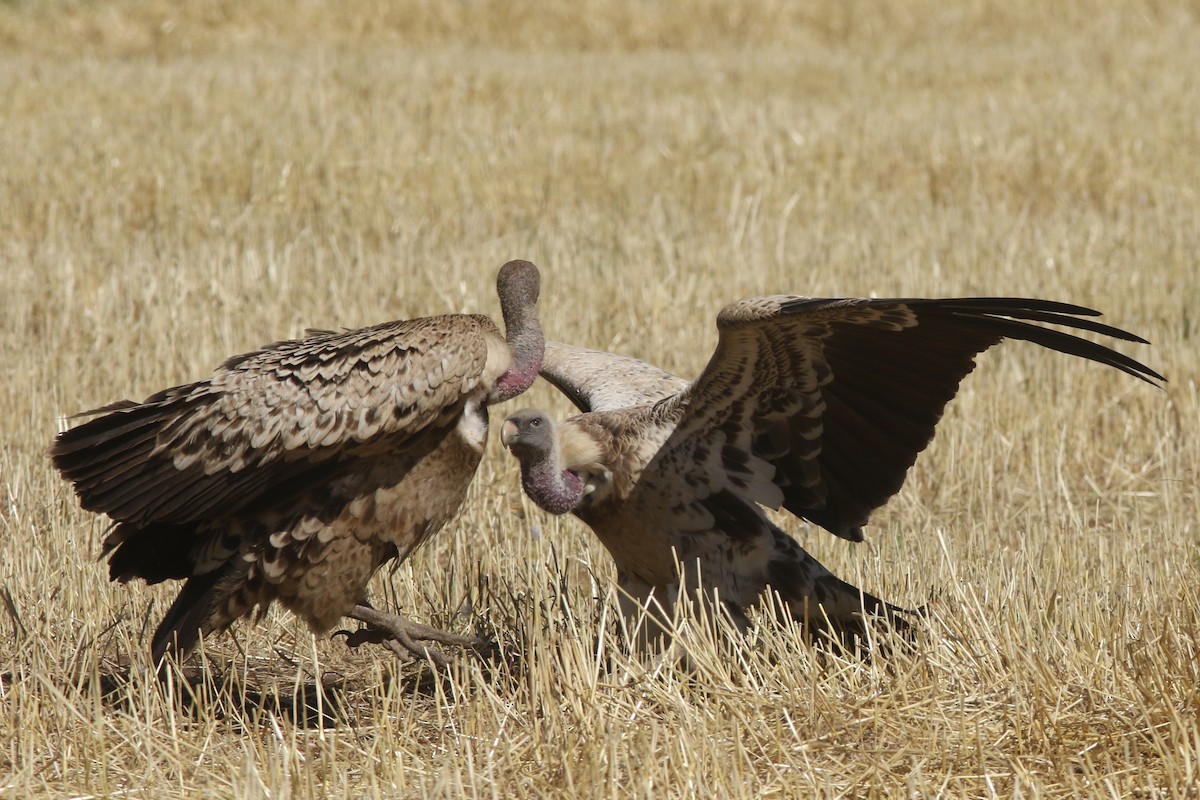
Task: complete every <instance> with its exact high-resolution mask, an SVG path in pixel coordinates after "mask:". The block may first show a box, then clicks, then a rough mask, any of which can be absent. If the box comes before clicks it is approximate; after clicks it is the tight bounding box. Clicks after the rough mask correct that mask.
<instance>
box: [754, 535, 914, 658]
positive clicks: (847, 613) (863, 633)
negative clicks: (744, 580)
mask: <svg viewBox="0 0 1200 800" xmlns="http://www.w3.org/2000/svg"><path fill="white" fill-rule="evenodd" d="M775 536H776V552H775V556H774V559H773V560H772V561H771V563H770V566H769V569H768V574H769V578H770V588H771V589H773V590H774V592H775V593H776V595H777V596H778V598H779V600H780V601H781V604H782V606H783V608H782V610H783V611H784V612H785V613H786V614H787V615H788V616H790V617H791V618H792V619H794V620H796V621H797V622H800V623H801V624H803V625H804V626H805V628H806V630H807V632H808V634H809V635H810V636H811V637H812V638H813V640H814V641H815V642H825V643H829V644H832V645H834V646H836V647H839V648H842V649H844V650H846V651H847V652H852V653H857V654H860V655H862V654H865V653H867V651H868V650H870V649H871V647H872V645H871V637H870V636H869V635H868V618H878V619H880V620H883V622H884V623H885V626H886V628H887V629H890V630H891V631H893V632H895V633H897V634H900V635H901V636H902V637H904V638H910V637H911V636H912V633H913V629H912V623H911V622H910V619H911V618H912V617H914V616H916V615H918V614H919V612H914V611H911V610H909V609H906V608H902V607H901V606H897V605H893V604H891V603H888V602H886V601H884V600H880V599H879V598H878V597H876V596H875V595H873V594H871V593H870V592H865V591H863V590H862V589H859V588H858V587H856V586H853V585H851V584H849V583H847V582H846V581H844V580H842V579H841V578H838V577H837V576H836V575H834V574H833V573H831V572H830V571H829V570H828V569H826V568H825V566H824V565H822V564H821V563H820V562H819V561H817V560H816V559H815V558H813V557H812V556H811V555H809V554H808V553H806V552H805V551H804V550H803V549H801V548H800V546H799V545H797V544H796V543H795V541H793V540H792V539H791V537H789V536H787V534H785V533H783V532H782V531H779V530H776V531H775Z"/></svg>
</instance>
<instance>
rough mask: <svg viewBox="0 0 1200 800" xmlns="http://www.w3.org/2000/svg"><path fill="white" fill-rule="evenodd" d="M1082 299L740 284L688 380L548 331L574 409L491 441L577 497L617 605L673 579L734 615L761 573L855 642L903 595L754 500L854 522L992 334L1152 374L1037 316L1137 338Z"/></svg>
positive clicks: (559, 500) (537, 494)
mask: <svg viewBox="0 0 1200 800" xmlns="http://www.w3.org/2000/svg"><path fill="white" fill-rule="evenodd" d="M1090 316H1098V312H1095V311H1092V310H1090V309H1087V308H1081V307H1079V306H1074V305H1068V304H1065V303H1056V302H1050V301H1045V300H1026V299H1011V298H969V299H950V300H930V299H897V300H882V299H880V300H876V299H811V298H806V297H796V296H787V295H785V296H773V297H758V298H751V299H747V300H742V301H739V302H736V303H733V304H732V305H729V306H727V307H726V308H725V309H724V310H723V311H722V312H721V313H720V315H719V316H718V317H717V328H718V331H719V334H720V338H719V342H718V345H717V349H716V352H715V353H714V354H713V356H712V359H711V360H710V361H709V363H708V366H707V367H705V369H704V372H703V373H702V374H701V375H700V377H698V378H697V379H696V380H694V381H692V382H691V383H688V382H687V381H684V380H683V379H681V378H677V377H675V376H673V375H669V374H667V373H665V372H663V371H661V370H659V369H656V368H655V367H652V366H650V365H649V364H646V363H644V362H641V361H637V360H636V359H631V358H626V357H623V356H618V355H613V354H611V353H604V352H599V351H594V350H585V349H582V348H577V347H572V346H569V345H561V344H557V343H553V342H550V343H547V348H546V354H545V360H544V362H543V364H542V369H541V374H542V375H543V376H544V377H546V378H547V379H548V380H549V381H550V382H551V383H553V384H554V385H555V386H557V387H558V388H559V389H560V390H562V391H563V392H564V393H565V394H566V395H567V396H568V397H569V398H570V399H571V400H572V401H573V402H574V403H575V405H576V406H578V407H579V409H580V410H581V411H583V412H584V413H583V414H581V415H579V416H576V417H573V418H571V419H568V420H566V421H563V422H557V423H556V422H554V421H553V420H552V419H551V418H550V416H549V415H548V414H547V413H546V412H544V411H541V410H538V409H526V410H523V411H519V412H517V413H515V414H513V415H512V416H510V417H509V418H508V419H507V420H505V422H504V424H503V425H502V427H501V440H502V441H503V443H504V445H505V446H506V447H507V448H508V449H509V450H511V452H512V453H513V454H514V455H515V456H516V457H517V459H519V461H520V465H521V479H522V485H523V486H524V488H525V491H526V493H527V494H528V495H529V496H530V498H532V499H533V500H534V502H536V503H537V504H538V505H539V506H541V507H542V508H543V509H545V510H547V511H549V512H551V513H553V514H564V513H567V512H572V513H574V514H575V515H576V516H578V517H579V518H580V519H582V520H583V521H584V522H586V523H587V524H588V525H589V526H590V527H591V528H592V530H593V531H595V533H596V535H597V536H599V538H600V540H601V542H603V544H604V546H605V547H606V548H607V549H608V552H609V553H610V554H611V555H612V557H613V560H614V561H615V562H616V567H617V574H618V583H619V586H620V589H621V590H622V591H621V605H622V612H623V613H624V615H625V616H626V617H630V616H633V615H634V614H635V613H636V612H637V610H638V608H640V607H646V608H649V609H651V610H652V611H655V613H656V615H657V616H658V618H659V619H660V620H661V619H662V618H664V617H666V618H669V617H670V615H671V614H672V613H673V606H674V603H675V602H676V601H677V599H678V597H679V594H680V592H681V591H686V593H687V594H688V596H690V597H699V598H700V599H703V600H704V601H705V602H708V603H713V602H719V603H720V605H721V607H723V609H724V610H725V612H726V613H727V614H728V615H729V617H730V618H731V619H732V620H733V621H734V622H735V623H736V624H738V625H739V626H741V627H744V626H745V625H746V622H747V620H746V616H745V611H746V609H748V608H750V607H752V606H754V605H756V604H758V603H760V602H761V601H764V600H765V599H766V598H768V597H770V596H772V592H773V593H774V595H775V596H777V597H778V601H779V603H780V604H781V606H782V609H783V610H784V611H785V612H787V613H788V614H790V615H791V616H792V617H793V618H794V619H796V620H798V621H799V622H801V623H802V624H804V625H805V626H806V627H807V628H808V629H809V630H810V631H812V632H818V631H824V632H825V633H827V634H832V635H833V636H835V637H837V638H838V639H839V640H841V641H842V642H847V641H852V642H854V641H857V637H858V636H860V635H861V634H862V633H863V617H864V614H879V615H885V616H894V613H893V612H901V611H902V610H901V609H898V608H896V607H894V606H891V605H889V604H887V603H884V602H883V601H881V600H879V599H878V598H876V597H874V596H872V595H870V594H868V593H866V592H862V591H860V590H859V589H857V588H855V587H853V586H851V585H850V584H848V583H846V582H844V581H842V580H840V579H838V578H837V577H835V576H834V575H832V574H831V573H830V572H829V571H828V570H827V569H825V567H823V566H822V565H821V564H820V563H818V562H817V561H816V560H815V559H814V558H813V557H812V556H810V555H809V554H808V553H806V552H805V551H804V550H803V549H801V548H800V546H799V545H798V544H796V542H795V541H794V540H793V539H792V538H791V537H790V536H788V535H787V534H786V533H784V532H783V531H782V530H780V529H779V528H778V527H777V526H775V525H774V524H772V523H771V522H770V521H769V520H768V518H767V516H766V515H765V513H764V511H763V508H764V507H766V508H772V509H779V508H785V509H787V510H788V511H789V512H791V513H792V514H795V515H796V516H798V517H801V518H802V519H805V520H808V521H810V522H813V523H816V524H817V525H820V526H821V527H823V528H825V529H827V530H829V531H831V532H832V533H834V534H836V535H837V536H840V537H842V538H844V539H848V540H850V541H852V542H857V541H861V540H862V538H863V534H862V526H863V525H865V524H866V523H867V520H868V518H869V517H870V514H871V512H872V511H874V510H875V509H876V508H879V507H880V506H881V505H883V504H884V502H886V501H887V499H888V498H889V497H891V496H892V495H893V494H895V493H896V492H897V491H899V489H900V487H901V485H902V484H903V483H904V476H905V473H906V472H907V471H908V468H909V467H911V466H912V465H913V462H914V461H915V460H916V458H917V455H918V454H919V453H920V452H921V451H922V450H923V449H925V447H926V446H927V445H928V444H929V442H930V440H931V439H932V438H933V432H934V426H935V425H936V424H937V421H938V420H939V419H940V418H941V416H942V412H943V410H944V408H945V406H946V403H947V402H949V401H950V399H951V398H952V397H953V396H954V394H955V392H956V391H957V389H958V385H959V383H960V382H961V381H962V379H963V378H964V377H966V375H967V374H968V373H969V372H970V371H971V370H972V369H973V368H974V366H975V361H974V359H975V356H976V355H977V354H979V353H981V352H983V351H984V350H987V349H988V348H989V347H992V346H993V345H995V344H998V343H999V342H1001V341H1002V340H1004V339H1024V340H1026V341H1029V342H1033V343H1035V344H1039V345H1042V346H1044V347H1048V348H1050V349H1052V350H1058V351H1061V352H1063V353H1068V354H1070V355H1075V356H1080V357H1082V358H1087V359H1091V360H1093V361H1097V362H1099V363H1101V364H1106V365H1108V366H1111V367H1115V368H1117V369H1119V370H1121V371H1123V372H1126V373H1129V374H1130V375H1133V376H1134V377H1137V378H1140V379H1142V380H1145V381H1147V382H1149V383H1153V382H1154V381H1159V380H1164V379H1163V377H1162V376H1161V375H1159V374H1158V373H1157V372H1155V371H1154V370H1152V369H1150V368H1148V367H1146V366H1144V365H1142V364H1140V363H1139V362H1137V361H1135V360H1134V359H1132V358H1129V357H1128V356H1125V355H1122V354H1121V353H1118V352H1116V351H1114V350H1111V349H1110V348H1108V347H1105V346H1103V345H1100V344H1097V343H1094V342H1091V341H1088V340H1086V339H1082V338H1079V337H1077V336H1074V335H1072V334H1070V333H1066V332H1064V331H1061V330H1056V329H1054V328H1047V327H1043V326H1042V325H1040V324H1038V323H1050V324H1054V325H1059V326H1063V327H1066V328H1074V329H1078V330H1085V331H1090V332H1092V333H1098V334H1103V335H1106V336H1111V337H1115V338H1117V339H1122V340H1125V341H1132V342H1141V343H1145V340H1143V339H1141V338H1139V337H1137V336H1134V335H1132V334H1130V333H1127V332H1125V331H1122V330H1119V329H1117V328H1114V327H1111V326H1109V325H1105V324H1102V323H1099V322H1096V321H1094V320H1090V319H1087V317H1090ZM681 571H682V574H681ZM697 590H699V591H697ZM901 616H902V615H901ZM899 624H900V626H901V627H902V626H903V624H904V623H903V622H902V621H901V622H900V623H899ZM658 627H659V626H658V625H653V626H650V627H649V628H646V627H643V628H642V629H641V630H642V632H643V633H642V637H643V638H646V636H647V632H648V633H649V634H652V635H657V634H658V633H661V630H656V629H657V628H658Z"/></svg>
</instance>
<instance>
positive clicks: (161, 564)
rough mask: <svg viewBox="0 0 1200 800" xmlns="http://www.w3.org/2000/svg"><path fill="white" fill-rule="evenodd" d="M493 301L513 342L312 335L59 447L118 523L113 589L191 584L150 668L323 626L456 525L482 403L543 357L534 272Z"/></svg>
mask: <svg viewBox="0 0 1200 800" xmlns="http://www.w3.org/2000/svg"><path fill="white" fill-rule="evenodd" d="M497 289H498V291H499V294H500V299H501V307H502V311H503V312H504V317H505V322H506V326H507V328H508V335H507V338H506V337H505V336H504V335H502V334H501V333H500V330H499V329H498V328H497V327H496V325H495V324H494V323H493V322H492V321H491V320H490V319H488V318H487V317H483V316H478V315H446V316H439V317H427V318H421V319H412V320H402V321H397V322H388V323H383V324H380V325H375V326H372V327H368V328H362V329H359V330H348V331H340V332H334V331H310V332H309V335H307V336H306V337H305V338H302V339H294V340H287V341H282V342H276V343H274V344H271V345H268V346H266V347H264V348H262V349H260V350H257V351H255V352H252V353H247V354H244V355H239V356H235V357H233V358H230V359H228V360H227V361H226V362H225V363H224V364H222V365H221V366H220V367H219V368H218V369H217V371H216V372H215V373H214V374H213V375H212V376H211V377H209V378H207V379H205V380H202V381H198V382H196V383H191V384H187V385H183V386H177V387H173V388H170V389H166V390H164V391H161V392H158V393H156V394H154V395H151V396H150V397H148V398H146V400H144V401H142V402H141V403H134V402H130V401H121V402H118V403H114V404H111V405H109V406H105V407H103V408H100V409H97V410H96V411H94V412H89V413H90V414H92V415H98V416H95V418H93V419H92V420H90V421H89V422H86V423H84V424H82V425H79V426H77V427H75V428H72V429H70V430H68V431H64V432H63V433H61V434H59V435H58V437H57V438H56V440H55V442H54V444H53V446H52V447H51V448H50V456H51V458H52V460H53V462H54V465H55V467H56V468H57V469H58V470H59V472H60V473H61V474H62V475H63V477H64V478H65V479H67V480H68V481H70V482H71V483H72V484H73V485H74V489H75V492H76V494H77V495H78V496H79V499H80V503H81V505H82V506H83V507H84V508H85V509H88V510H90V511H96V512H100V513H104V514H107V515H108V516H109V517H110V518H111V519H112V520H113V521H114V525H113V528H112V529H111V531H110V533H109V534H108V536H107V538H106V539H105V542H104V553H105V554H106V555H108V557H109V567H110V572H111V575H112V577H113V579H118V580H122V581H125V580H130V579H132V578H143V579H145V580H147V581H148V582H151V583H156V582H159V581H163V580H168V579H186V580H187V583H186V584H185V585H184V587H183V589H182V590H181V592H180V594H179V596H178V598H177V599H176V601H175V603H174V604H173V605H172V607H171V609H170V610H169V611H168V613H167V615H166V617H165V619H164V620H163V621H162V623H161V624H160V626H159V628H158V630H157V631H156V632H155V635H154V642H153V652H154V656H155V658H156V659H157V658H158V657H160V656H161V655H162V654H163V653H164V652H165V651H166V650H167V649H168V648H169V647H174V648H175V649H177V650H178V651H180V652H186V651H187V650H188V649H190V648H191V647H192V646H194V644H195V643H196V641H197V639H198V637H199V635H200V634H201V633H209V632H214V631H218V630H221V629H223V628H225V627H227V626H228V625H229V624H230V623H231V622H233V621H234V620H235V619H237V618H238V617H240V616H242V615H243V614H246V613H248V612H249V611H250V610H251V609H252V608H254V607H255V606H266V605H268V604H270V603H271V602H272V601H273V600H279V601H280V602H282V603H283V604H284V605H285V606H287V607H288V608H290V609H291V610H292V611H294V612H295V613H296V614H298V615H299V616H301V617H302V618H303V619H305V620H306V621H308V622H309V624H310V625H311V626H312V627H313V628H314V629H316V630H326V629H328V628H329V627H330V626H331V625H332V624H333V623H334V622H335V621H336V620H337V619H338V618H339V617H341V616H343V615H346V614H348V613H350V611H351V609H353V608H354V607H355V605H356V604H358V603H360V602H362V601H364V600H365V590H366V583H367V581H368V580H369V579H370V577H371V575H373V574H374V572H375V571H376V570H377V569H378V568H379V567H380V566H381V565H382V564H383V563H385V562H386V561H388V560H391V559H397V560H403V559H404V558H405V557H407V555H408V554H409V553H411V552H412V550H414V549H415V548H416V547H418V546H419V545H420V544H421V543H422V542H423V541H424V540H425V539H427V538H428V537H429V536H430V535H432V534H433V533H434V532H436V531H437V530H438V529H439V528H440V527H442V526H443V525H444V524H445V523H446V522H447V521H448V520H449V519H450V518H451V517H452V516H453V514H454V513H455V512H456V511H457V509H458V507H459V505H461V503H462V501H463V499H464V496H465V493H466V489H467V485H468V483H469V482H470V479H471V477H472V475H473V474H474V471H475V467H476V465H477V464H478V462H479V459H480V456H481V454H482V450H483V445H484V439H485V436H486V432H487V416H488V411H487V406H488V405H489V404H492V403H495V402H498V401H500V400H504V399H508V398H509V397H512V396H515V395H516V394H519V393H520V392H521V391H523V390H524V388H526V387H527V386H528V385H529V383H531V382H532V380H533V377H534V375H535V373H536V371H537V368H538V366H539V364H540V360H541V353H542V339H541V329H540V327H539V326H538V322H537V316H536V311H535V303H536V300H537V294H538V274H537V270H536V268H535V267H534V266H533V265H532V264H529V263H528V262H511V263H510V264H507V265H505V267H504V268H503V269H502V270H501V272H500V276H499V278H498V281H497Z"/></svg>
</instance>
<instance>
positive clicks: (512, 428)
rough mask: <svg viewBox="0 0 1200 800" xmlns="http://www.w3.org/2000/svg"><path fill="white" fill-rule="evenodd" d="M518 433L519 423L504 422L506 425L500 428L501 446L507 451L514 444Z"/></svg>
mask: <svg viewBox="0 0 1200 800" xmlns="http://www.w3.org/2000/svg"><path fill="white" fill-rule="evenodd" d="M517 433H518V429H517V423H515V422H513V421H512V420H511V419H506V420H504V424H502V425H501V426H500V444H502V445H504V448H505V449H506V450H507V449H508V446H509V445H510V444H512V440H513V439H514V438H516V435H517Z"/></svg>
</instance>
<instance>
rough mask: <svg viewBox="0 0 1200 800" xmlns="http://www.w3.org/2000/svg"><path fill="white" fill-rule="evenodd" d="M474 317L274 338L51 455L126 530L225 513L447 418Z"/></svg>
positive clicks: (466, 386)
mask: <svg viewBox="0 0 1200 800" xmlns="http://www.w3.org/2000/svg"><path fill="white" fill-rule="evenodd" d="M493 337H494V339H495V340H498V341H502V337H501V334H500V332H499V330H498V329H497V328H496V326H495V325H494V324H493V323H492V322H491V321H490V320H488V319H487V318H485V317H476V316H464V315H455V316H446V317H429V318H425V319H416V320H406V321H401V322H391V323H385V324H383V325H377V326H374V327H372V328H364V329H361V330H357V331H347V332H337V333H333V332H326V333H322V334H320V335H318V336H316V337H311V338H306V339H297V340H288V341H284V342H277V343H275V344H273V345H269V346H268V347H265V348H263V349H261V350H258V351H255V352H253V353H247V354H245V355H241V356H237V357H234V358H231V359H229V360H228V361H226V362H225V364H224V365H222V367H221V368H219V369H218V370H217V372H216V373H214V375H213V376H212V377H211V378H208V379H207V380H204V381H200V382H197V383H194V384H190V385H187V386H180V387H174V388H172V389H168V390H165V391H163V392H159V393H158V394H156V395H153V396H151V397H150V398H147V400H146V401H145V402H143V403H140V404H131V403H128V402H127V401H126V402H123V403H119V404H114V405H112V406H108V407H106V408H104V409H99V410H98V412H99V413H101V414H103V416H99V417H97V418H95V419H92V420H91V421H89V422H86V423H84V424H83V425H80V426H78V427H76V428H73V429H71V430H69V431H65V432H63V433H61V434H59V436H58V438H57V439H56V440H55V443H54V445H53V446H52V447H51V450H50V455H51V457H52V459H53V461H54V464H55V466H56V467H58V469H59V471H60V472H62V474H63V476H64V477H65V478H67V479H68V480H70V481H71V482H72V483H74V484H75V488H76V492H77V493H78V494H79V497H80V500H81V503H82V505H83V507H84V508H86V509H88V510H92V511H100V512H104V513H107V514H108V515H109V516H111V517H112V518H113V519H116V520H119V521H125V522H134V523H139V524H144V523H151V522H164V521H169V522H172V523H183V522H187V521H192V520H198V519H202V518H205V517H207V516H211V515H213V514H214V513H216V512H222V513H226V512H230V511H233V510H235V509H237V508H239V507H240V506H242V505H245V504H246V503H249V502H252V501H253V500H254V498H256V497H258V496H259V495H261V494H263V493H264V492H266V491H268V490H270V489H271V488H272V487H275V486H279V485H282V484H285V483H286V484H289V485H292V486H302V485H306V484H307V483H310V482H312V481H320V480H328V479H329V478H330V477H331V475H332V474H336V469H337V467H336V465H335V464H334V463H333V462H334V461H335V460H336V459H337V457H338V456H341V455H345V454H349V453H358V454H369V453H371V452H374V451H376V450H383V449H387V448H394V447H398V446H400V445H402V444H403V443H404V442H405V441H406V440H407V439H408V438H409V437H412V436H414V435H416V434H418V433H419V432H421V431H423V430H425V429H426V428H428V427H434V428H437V427H441V426H445V425H447V424H449V423H450V422H451V421H452V420H453V418H454V417H456V416H457V415H458V413H459V412H460V411H461V408H462V405H463V403H464V402H465V398H466V397H467V395H469V394H470V393H472V392H473V391H476V390H477V387H481V386H482V387H484V388H486V385H487V383H488V382H489V381H494V380H495V378H496V377H497V376H495V375H488V374H485V370H486V369H487V359H488V347H489V338H493Z"/></svg>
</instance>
